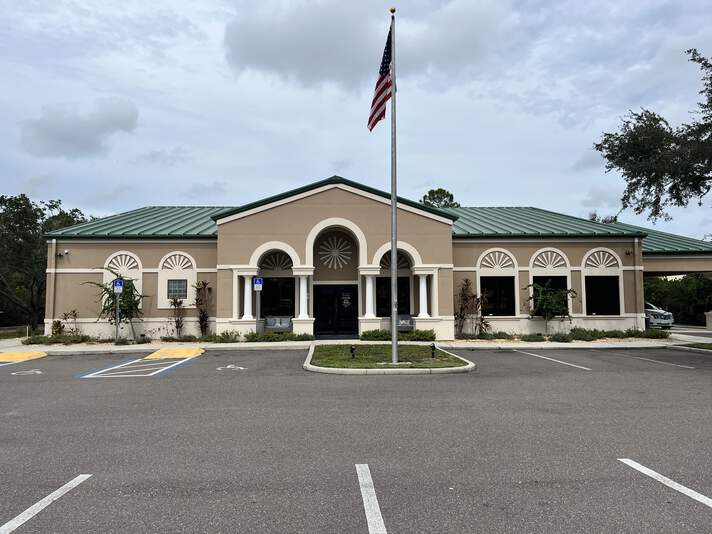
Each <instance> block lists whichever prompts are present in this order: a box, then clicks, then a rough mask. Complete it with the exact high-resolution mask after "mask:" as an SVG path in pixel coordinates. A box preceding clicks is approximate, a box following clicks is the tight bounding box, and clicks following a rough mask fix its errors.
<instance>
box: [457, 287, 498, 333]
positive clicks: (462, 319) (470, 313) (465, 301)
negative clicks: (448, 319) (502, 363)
mask: <svg viewBox="0 0 712 534" xmlns="http://www.w3.org/2000/svg"><path fill="white" fill-rule="evenodd" d="M484 303H485V298H484V297H480V296H478V295H476V294H475V292H474V291H473V290H472V280H470V279H469V278H465V279H464V280H463V281H462V282H461V283H460V289H459V290H458V292H457V294H456V295H455V332H456V333H457V335H458V336H460V335H462V334H463V332H464V330H465V326H467V325H468V324H470V325H471V326H470V330H471V332H468V333H473V334H475V335H478V334H484V333H486V332H487V331H488V330H489V328H490V325H489V322H488V321H487V319H485V317H484V316H483V315H482V305H483V304H484Z"/></svg>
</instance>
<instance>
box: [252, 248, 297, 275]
mask: <svg viewBox="0 0 712 534" xmlns="http://www.w3.org/2000/svg"><path fill="white" fill-rule="evenodd" d="M292 266H293V263H292V258H290V257H289V254H287V253H285V252H282V251H281V250H277V251H274V252H270V253H269V254H267V256H265V257H264V259H263V260H262V261H261V262H260V269H264V270H267V271H288V270H289V269H291V268H292Z"/></svg>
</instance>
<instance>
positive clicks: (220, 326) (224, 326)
mask: <svg viewBox="0 0 712 534" xmlns="http://www.w3.org/2000/svg"><path fill="white" fill-rule="evenodd" d="M223 332H237V333H238V334H240V335H241V336H244V335H245V334H248V333H250V332H258V321H257V319H218V320H217V321H216V324H215V333H216V334H222V333H223Z"/></svg>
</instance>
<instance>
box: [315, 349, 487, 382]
mask: <svg viewBox="0 0 712 534" xmlns="http://www.w3.org/2000/svg"><path fill="white" fill-rule="evenodd" d="M315 346H316V344H315V343H312V345H311V346H310V347H309V353H308V354H307V357H306V359H305V360H304V364H303V365H302V367H303V368H304V370H306V371H311V372H312V373H323V374H327V375H362V376H363V375H435V374H452V373H469V372H470V371H472V370H474V369H475V368H476V367H477V365H476V364H475V363H473V362H471V361H470V360H467V359H465V358H463V357H462V356H458V355H457V354H453V353H451V352H448V351H447V350H444V349H442V348H440V347H437V348H438V349H440V350H442V351H443V352H444V353H446V354H449V355H450V356H453V357H455V358H457V359H458V360H462V361H463V362H465V365H463V366H461V367H439V368H437V369H342V368H338V367H319V366H318V365H312V364H311V359H312V356H313V355H314V348H315Z"/></svg>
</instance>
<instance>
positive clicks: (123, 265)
mask: <svg viewBox="0 0 712 534" xmlns="http://www.w3.org/2000/svg"><path fill="white" fill-rule="evenodd" d="M106 267H107V269H109V270H110V271H112V272H115V273H119V274H125V273H127V272H129V271H135V270H138V269H139V265H138V261H137V260H136V258H134V257H133V256H132V255H131V254H117V255H116V256H114V257H113V258H111V260H110V261H109V263H108V265H107V266H106Z"/></svg>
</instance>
